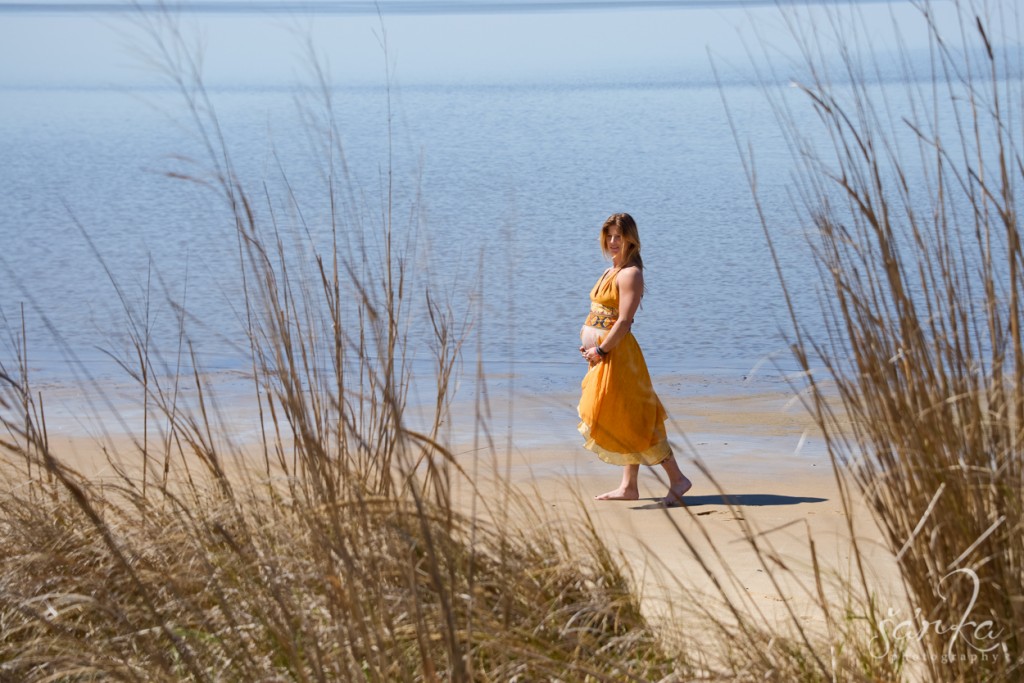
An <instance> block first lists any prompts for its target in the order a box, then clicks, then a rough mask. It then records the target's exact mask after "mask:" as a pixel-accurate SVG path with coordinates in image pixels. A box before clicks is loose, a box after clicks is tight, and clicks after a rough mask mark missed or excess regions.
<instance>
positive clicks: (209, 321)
mask: <svg viewBox="0 0 1024 683" xmlns="http://www.w3.org/2000/svg"><path fill="white" fill-rule="evenodd" d="M896 87H900V86H899V85H898V84H897V86H896ZM781 92H782V95H781V96H782V97H783V98H784V99H785V100H786V101H789V102H792V103H793V104H794V105H796V107H797V108H795V109H794V110H793V114H792V115H793V116H794V117H795V118H796V119H797V121H806V125H807V128H808V130H810V129H811V128H812V127H813V126H814V125H815V121H816V119H815V116H814V113H813V111H812V110H811V109H810V107H809V106H806V102H805V100H804V99H803V98H801V97H800V96H799V94H798V93H797V92H796V91H795V90H791V91H789V92H785V91H781ZM334 95H335V97H334V105H333V106H334V116H335V119H336V121H337V130H338V133H339V137H338V138H337V139H336V140H335V142H336V143H338V144H339V145H340V148H341V149H342V150H343V156H344V161H345V164H346V171H345V173H342V172H341V171H340V170H339V168H340V166H336V167H335V169H334V171H333V174H334V183H335V185H336V186H337V187H340V188H341V189H340V190H339V191H338V192H337V194H336V196H337V197H338V199H339V201H340V208H338V213H339V214H340V216H341V224H340V226H339V227H338V232H337V239H338V243H339V245H340V247H341V248H342V250H343V251H346V252H348V253H351V254H354V255H355V261H356V262H357V263H358V262H362V260H363V254H364V251H365V252H366V253H367V254H369V256H368V259H369V260H370V261H371V262H372V261H373V260H374V258H376V257H375V254H376V253H377V252H376V251H375V250H377V249H379V247H380V240H379V233H380V230H379V226H380V225H381V223H382V221H383V220H384V219H383V218H382V216H384V215H385V214H386V213H387V212H386V206H387V202H386V197H387V195H388V184H389V179H390V182H391V183H392V186H391V192H392V195H391V196H392V204H391V207H392V213H391V215H392V220H393V223H394V226H395V230H396V233H397V235H398V236H399V237H400V238H401V241H402V243H403V244H407V245H409V252H408V264H409V268H410V273H413V274H414V275H413V276H411V279H410V283H411V285H412V286H415V287H425V286H427V285H428V284H429V285H431V286H433V287H434V288H435V289H434V291H435V292H436V293H438V294H441V293H443V294H444V295H445V296H447V297H448V299H449V301H450V302H451V305H452V307H453V309H454V311H455V313H456V316H457V317H458V318H459V319H467V320H469V321H470V322H471V323H472V325H473V327H472V330H473V336H472V337H471V341H470V342H469V343H468V344H467V346H466V356H467V357H468V358H476V357H477V355H478V354H479V356H480V357H482V359H483V360H484V361H485V363H488V364H489V365H490V366H491V367H495V368H510V367H511V368H514V371H515V372H517V373H519V374H520V375H521V376H522V377H523V378H524V380H523V381H524V383H525V384H524V385H525V386H529V387H535V388H537V389H538V390H541V391H545V390H551V391H560V390H563V389H564V390H571V389H573V388H574V387H575V386H576V383H577V382H578V379H579V375H580V374H581V370H582V369H581V367H580V361H579V357H578V352H577V346H578V336H577V335H578V330H579V326H580V324H581V322H582V320H583V318H584V317H585V315H586V311H587V308H588V301H587V293H588V291H589V289H590V287H591V285H592V284H593V282H594V281H595V280H596V279H597V277H598V276H599V274H600V273H601V271H602V270H603V268H604V267H605V265H606V264H605V263H604V262H603V261H602V258H601V255H600V253H599V250H598V247H597V241H596V238H597V234H598V230H599V227H600V225H601V222H602V221H603V219H604V218H605V217H606V216H607V215H609V214H611V213H614V212H618V211H628V212H630V213H632V214H633V215H634V217H635V218H636V219H637V221H638V223H639V227H640V232H641V237H642V239H643V254H644V260H645V264H646V266H647V270H646V278H647V285H648V294H647V296H646V297H645V299H644V304H643V308H642V310H641V312H640V313H639V315H638V317H637V322H636V325H635V327H634V333H635V334H636V335H637V337H638V339H639V340H640V343H641V346H642V347H643V348H644V350H645V353H646V355H647V357H648V361H649V364H650V365H651V367H652V370H653V372H654V373H655V374H656V375H662V376H668V375H672V374H674V373H692V372H706V373H727V374H728V373H733V374H735V375H736V376H741V375H742V374H743V373H745V372H747V371H748V370H749V369H750V368H752V367H753V366H755V365H757V364H758V363H759V362H761V361H762V360H764V359H765V358H772V359H773V362H775V363H778V364H780V365H781V366H782V367H783V368H787V367H789V368H792V367H793V362H792V361H791V359H790V357H789V355H788V352H787V351H786V341H785V334H786V333H787V331H788V330H789V322H788V313H787V310H786V307H785V302H784V300H783V298H782V295H781V288H780V286H779V282H778V276H777V273H776V271H775V267H774V265H773V263H772V261H771V258H770V255H769V251H768V247H767V241H766V239H765V236H764V234H763V232H762V228H761V224H760V222H759V219H758V215H757V212H756V211H755V207H754V203H753V200H752V195H751V191H750V188H749V185H748V182H747V180H746V178H745V175H744V172H743V168H742V165H741V158H740V154H739V153H738V152H737V147H736V142H735V139H734V136H733V134H732V132H731V131H730V128H729V125H728V121H727V117H726V114H725V108H724V106H723V103H722V100H723V97H724V99H725V100H726V101H728V102H729V106H730V108H731V110H732V112H733V117H734V120H735V123H736V126H737V129H738V131H739V136H740V138H741V141H742V144H743V145H744V146H745V145H746V144H747V143H748V142H750V143H751V144H752V145H753V149H754V151H755V155H756V160H757V172H758V190H759V196H760V198H761V201H762V202H763V207H762V208H763V209H764V211H765V213H766V215H767V216H768V219H769V221H770V223H771V225H772V231H773V232H772V234H773V237H774V239H775V240H776V248H777V250H778V254H779V255H780V258H781V260H782V265H783V270H784V272H785V274H786V277H787V280H788V281H789V282H790V284H791V285H793V294H794V296H795V300H794V303H795V304H796V306H797V309H798V310H799V311H802V312H806V313H807V314H808V316H813V311H815V310H816V309H817V305H818V304H817V294H816V291H815V284H814V283H816V282H817V281H818V274H817V271H816V269H815V265H814V261H813V259H812V256H811V254H810V251H809V249H808V247H807V246H806V243H805V240H804V231H803V228H802V226H801V224H800V221H799V220H798V219H797V217H796V214H795V213H794V211H793V209H792V198H793V197H792V193H793V190H794V186H793V183H792V168H793V164H792V158H791V155H790V152H789V149H788V147H787V145H786V141H785V140H784V139H783V137H782V136H781V134H780V132H779V130H778V126H777V124H776V122H775V119H774V117H773V116H772V114H771V111H770V110H769V108H768V106H767V102H766V100H765V98H764V94H763V93H762V92H761V91H760V90H759V89H758V88H757V87H754V86H750V85H744V84H742V83H731V84H728V85H726V86H724V89H722V90H720V89H719V88H717V87H715V86H713V85H709V84H708V83H707V81H706V79H704V80H702V79H700V78H695V79H691V80H688V81H686V82H672V81H662V82H657V83H650V84H645V83H644V82H642V81H640V82H621V83H614V82H608V83H580V82H578V81H571V80H567V81H564V82H559V81H557V80H556V81H550V80H548V81H545V82H543V83H538V84H535V85H531V84H528V83H518V84H510V85H430V86H427V85H411V86H402V85H401V84H398V85H396V86H395V87H394V88H393V89H392V90H391V91H390V92H389V91H387V90H385V89H384V88H380V87H370V86H359V87H339V88H338V89H337V90H336V91H335V93H334ZM211 100H212V104H213V105H214V106H215V108H216V112H217V117H218V121H219V124H220V126H221V130H222V131H223V134H224V136H225V141H226V147H227V149H228V150H229V153H230V156H231V158H232V161H233V164H234V167H235V169H236V171H237V173H238V175H239V176H240V178H241V179H242V181H243V182H244V183H246V184H247V187H248V188H249V191H250V192H251V193H252V194H253V196H254V197H256V198H257V199H258V201H257V202H256V211H257V213H258V215H259V216H260V220H261V222H262V224H263V225H264V226H265V229H267V230H270V229H271V225H273V224H275V223H273V222H272V220H273V221H276V226H277V228H278V230H279V234H280V236H281V240H282V242H283V243H284V244H285V245H287V247H288V248H289V249H294V253H295V254H298V255H299V258H298V260H297V261H296V262H295V264H294V266H293V268H292V271H291V272H292V275H293V277H294V278H295V280H296V281H306V282H315V279H316V273H315V269H314V265H315V264H314V262H313V260H312V258H311V257H310V256H309V255H308V244H307V241H308V242H309V243H312V244H315V245H317V246H318V247H319V248H321V249H322V248H325V247H326V246H327V245H329V244H330V242H331V239H332V237H331V235H332V232H331V220H330V211H329V206H330V204H329V201H328V198H329V192H328V189H327V185H326V181H325V178H326V177H327V171H326V169H325V159H327V158H328V156H329V155H327V154H326V153H325V152H324V149H325V144H326V143H325V142H324V141H325V138H324V136H323V135H321V134H320V133H319V132H318V131H317V130H316V127H317V124H316V123H315V122H313V123H311V120H310V119H309V117H307V116H305V115H303V114H302V113H301V112H302V111H303V109H302V107H300V106H297V101H299V102H302V101H303V96H302V94H301V93H300V92H299V91H297V90H295V89H291V88H287V87H275V88H266V89H254V88H241V87H239V88H230V87H220V88H216V89H214V90H212V91H211ZM0 101H2V106H0V141H2V143H0V144H2V149H3V154H2V156H3V163H2V164H0V186H2V187H4V188H5V200H4V202H2V204H0V238H2V244H3V249H2V252H0V293H2V298H0V311H2V313H3V316H4V318H3V320H2V321H0V327H2V329H0V334H2V335H3V336H4V337H11V336H18V335H19V334H20V329H21V321H20V317H21V315H22V307H23V306H24V315H25V318H26V325H27V329H28V345H29V351H30V357H31V360H32V363H33V369H34V372H36V373H37V376H38V375H42V376H44V377H46V378H48V379H54V380H57V381H59V380H61V379H67V378H69V377H71V375H72V374H73V371H72V369H71V368H70V366H69V365H68V358H69V357H74V358H77V359H79V360H80V361H81V362H82V367H86V368H88V371H89V372H90V373H92V374H94V375H97V376H100V377H103V376H108V375H111V376H112V375H117V374H118V372H119V371H118V369H117V367H116V364H115V363H114V362H113V361H112V360H111V359H110V358H109V357H108V356H107V352H112V353H114V354H116V355H122V356H123V355H125V354H126V353H127V349H128V347H129V344H128V338H129V333H130V332H131V330H132V323H131V321H130V320H129V319H128V316H127V315H126V312H125V308H128V309H130V310H131V311H133V315H135V316H136V320H135V324H136V325H143V326H144V327H146V328H147V329H148V330H149V334H150V336H151V337H152V340H153V341H152V343H153V346H154V348H157V349H161V350H162V352H163V353H164V354H166V355H173V352H174V350H175V349H176V348H177V340H178V330H179V329H180V323H181V321H180V320H179V318H178V316H177V314H176V309H175V308H174V307H173V306H170V305H168V301H173V302H176V303H178V304H181V305H183V307H184V309H185V310H187V319H186V321H185V329H186V331H187V334H188V337H189V339H190V340H191V341H192V343H193V344H194V349H195V353H196V355H197V357H198V358H199V359H200V361H201V363H202V365H203V366H204V368H205V369H208V370H222V369H236V368H245V367H247V361H246V342H245V338H244V334H243V329H244V325H243V307H242V298H241V292H242V288H241V282H240V277H239V268H238V241H237V237H236V233H235V230H234V225H233V221H232V219H231V214H230V213H229V211H228V210H227V207H226V206H225V204H224V202H223V200H222V199H221V198H220V197H218V196H217V195H216V194H215V193H214V192H212V191H210V190H209V189H208V188H204V187H202V186H201V185H200V184H197V183H193V182H187V181H183V180H181V179H178V178H173V177H169V176H168V173H167V172H169V171H174V172H176V173H190V174H193V175H195V176H196V177H198V178H201V179H204V178H206V179H208V178H209V173H210V169H211V164H212V162H211V158H210V157H209V156H208V155H207V154H206V152H205V151H204V147H203V145H202V143H201V140H200V139H199V138H198V137H197V135H196V126H195V125H194V122H193V121H191V120H190V118H189V111H188V109H187V108H186V107H185V106H184V102H183V98H182V96H181V95H180V94H178V93H176V92H174V91H172V90H161V89H158V88H149V89H140V90H134V91H133V90H127V89H103V88H80V89H75V88H36V89H34V88H29V87H18V88H14V87H8V88H5V89H3V90H0ZM389 105H390V112H391V122H390V126H389ZM303 106H306V107H310V108H312V110H313V111H314V112H315V113H316V116H315V117H314V119H315V120H316V119H317V118H318V117H319V115H321V114H322V113H323V109H322V107H321V106H320V105H318V104H317V103H316V102H315V98H314V99H312V100H309V101H307V103H306V104H305V105H303ZM389 144H390V152H389ZM389 155H390V156H389ZM183 158H187V159H192V160H194V163H192V162H189V161H185V160H183ZM217 160H218V162H219V161H220V157H219V156H218V157H217ZM284 178H287V185H286V184H285V182H284ZM288 188H290V191H291V192H292V193H293V194H294V197H292V196H290V195H289V189H288ZM271 206H272V207H273V211H272V212H271V210H270V207H271ZM299 243H301V245H300V246H297V247H296V246H295V245H297V244H299ZM304 250H307V251H306V252H304ZM303 253H305V256H302V254H303ZM304 269H305V270H304ZM111 275H112V276H113V280H115V281H116V287H115V283H114V282H112V281H111V280H112V277H111ZM147 292H148V293H147ZM147 302H149V314H148V317H147V316H145V315H143V311H144V310H145V309H146V305H147ZM413 303H414V306H418V307H422V306H423V303H422V299H421V298H416V299H414V300H413ZM414 318H415V316H414ZM147 321H148V322H147ZM415 325H416V329H414V330H413V334H414V335H415V334H419V332H420V331H421V329H422V327H423V325H424V323H423V322H422V318H418V319H417V322H416V323H415ZM136 329H138V328H136ZM428 346H429V345H428V343H427V342H426V341H424V342H423V344H422V346H418V347H417V348H414V350H413V352H412V356H413V358H414V359H415V360H417V361H418V362H422V363H428V362H429V359H430V357H431V355H430V352H429V348H428ZM4 354H5V355H4V356H3V357H4V359H5V361H6V362H7V363H11V361H12V358H13V356H12V352H11V351H10V350H9V349H8V350H5V351H4Z"/></svg>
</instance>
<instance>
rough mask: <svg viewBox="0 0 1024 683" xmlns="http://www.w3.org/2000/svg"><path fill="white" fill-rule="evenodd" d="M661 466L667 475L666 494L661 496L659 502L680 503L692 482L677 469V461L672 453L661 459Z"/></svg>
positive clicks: (666, 503)
mask: <svg viewBox="0 0 1024 683" xmlns="http://www.w3.org/2000/svg"><path fill="white" fill-rule="evenodd" d="M661 466H662V467H664V468H665V474H667V475H668V495H667V496H665V497H664V498H662V499H661V502H662V503H664V504H665V505H682V504H683V494H685V493H686V492H687V491H689V490H690V487H692V486H693V482H691V481H690V480H689V479H687V478H686V475H685V474H683V472H682V470H680V469H679V463H677V462H676V457H675V456H674V455H670V456H668V457H667V458H665V459H664V460H662V461H661Z"/></svg>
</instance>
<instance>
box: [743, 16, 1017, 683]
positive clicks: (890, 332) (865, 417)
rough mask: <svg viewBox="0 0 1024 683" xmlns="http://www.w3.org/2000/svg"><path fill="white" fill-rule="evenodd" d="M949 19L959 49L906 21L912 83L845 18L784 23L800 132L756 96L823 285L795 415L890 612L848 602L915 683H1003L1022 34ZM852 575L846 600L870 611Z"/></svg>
mask: <svg viewBox="0 0 1024 683" xmlns="http://www.w3.org/2000/svg"><path fill="white" fill-rule="evenodd" d="M954 5H955V7H954V11H956V12H957V14H958V16H959V33H958V34H957V35H943V34H941V33H940V31H939V29H938V27H937V24H936V22H934V17H933V16H932V14H931V12H932V10H933V9H934V8H933V6H932V4H931V3H922V4H921V6H920V8H919V9H920V11H921V19H922V24H923V25H925V26H926V27H927V31H928V33H929V43H930V51H929V55H930V59H929V60H928V61H927V63H926V66H925V67H924V68H923V69H922V68H921V65H920V64H921V63H920V61H916V60H915V59H914V55H910V54H907V53H906V52H901V53H900V54H899V55H898V56H897V58H896V59H895V60H892V61H890V62H888V63H881V62H880V61H879V59H878V56H877V55H875V54H874V53H873V52H872V49H871V46H870V37H869V36H870V35H871V27H869V26H864V25H859V24H858V19H859V15H858V14H857V12H856V10H849V9H847V10H841V9H835V10H829V11H827V12H825V13H824V14H822V13H819V14H818V15H817V17H818V20H817V21H816V22H811V21H807V20H806V16H805V15H803V14H802V13H801V11H798V10H794V11H792V12H789V13H786V15H785V16H786V17H787V20H788V25H789V27H790V29H791V32H792V36H793V38H794V41H795V44H797V45H799V47H800V49H801V58H800V60H799V62H800V65H801V67H802V69H801V71H802V72H805V73H807V76H806V78H804V79H802V80H801V81H799V82H797V83H795V85H797V86H798V88H799V92H800V95H801V99H802V101H803V102H807V103H809V104H810V105H811V106H812V107H813V109H814V112H815V114H816V121H817V123H818V124H820V125H819V126H818V128H817V130H812V129H811V128H810V127H809V126H808V124H807V122H806V120H804V119H803V118H801V117H798V116H794V110H793V109H791V108H790V107H791V105H790V104H789V102H788V98H789V96H790V94H787V93H782V94H781V95H780V91H779V90H777V89H772V88H769V89H767V90H766V92H767V93H768V94H769V101H770V102H771V104H772V106H773V108H774V111H775V114H776V116H777V118H778V120H779V122H780V124H781V127H782V131H783V134H784V135H786V136H787V139H788V140H789V141H790V143H789V144H790V147H791V149H792V150H793V152H794V157H795V158H796V159H797V167H798V171H797V173H796V183H795V188H796V189H795V192H794V194H795V196H797V197H798V201H799V205H800V207H801V209H802V214H803V216H804V217H805V219H806V224H805V226H806V229H807V234H808V235H809V238H810V242H811V246H812V249H813V250H814V253H815V258H816V260H817V262H818V264H819V272H820V274H821V279H820V281H819V282H817V283H814V284H815V286H816V287H818V291H819V292H820V293H821V301H822V309H821V316H819V317H817V318H814V317H812V316H807V315H806V313H805V312H795V311H794V313H793V321H794V324H795V329H796V330H797V332H796V337H795V339H794V345H793V347H794V351H795V354H796V358H797V359H798V361H799V362H800V363H801V365H802V366H803V369H804V370H805V376H806V377H807V380H808V385H807V387H806V388H805V390H806V392H807V393H806V394H805V395H806V396H807V397H808V400H807V404H808V406H809V407H810V409H811V411H812V412H813V414H814V415H815V416H816V420H817V422H818V424H819V426H820V427H821V429H822V430H823V432H824V434H825V439H826V443H827V446H828V449H829V453H830V454H831V456H832V458H833V461H834V464H835V467H836V471H837V474H838V475H839V477H840V479H841V481H843V482H849V483H850V486H851V487H852V489H853V490H854V491H856V492H858V493H859V495H862V496H863V497H864V499H865V501H866V502H867V504H868V505H869V506H870V507H871V509H872V511H873V513H874V517H875V519H876V521H877V523H878V525H879V528H880V529H881V531H882V533H883V535H884V539H885V542H886V544H887V545H888V547H889V548H890V549H891V551H892V552H893V554H894V555H895V557H896V558H897V560H898V562H899V570H900V576H901V578H902V582H903V587H904V590H905V591H906V595H907V597H908V605H907V608H906V609H905V610H904V609H902V608H900V609H898V610H896V611H895V612H894V613H890V612H889V611H888V610H887V606H886V605H884V604H878V605H875V603H874V602H872V601H868V602H867V603H866V604H868V605H872V606H874V607H875V608H876V609H877V611H874V610H873V612H872V613H871V614H869V615H867V616H868V617H869V622H870V623H871V624H872V628H873V630H875V631H876V639H875V643H874V645H875V646H876V647H877V648H878V654H879V655H885V656H889V657H896V658H897V659H899V660H901V661H906V662H907V663H908V665H909V666H910V669H909V670H911V671H914V672H916V674H917V675H920V676H922V677H923V678H925V679H927V680H933V681H962V680H993V681H996V680H1016V679H1019V678H1020V676H1021V670H1022V666H1024V651H1022V642H1021V634H1022V633H1024V629H1022V624H1024V588H1022V587H1024V562H1022V558H1024V534H1022V531H1024V516H1022V504H1024V503H1022V500H1024V496H1022V494H1024V491H1022V486H1024V346H1022V339H1021V317H1022V312H1024V311H1022V298H1021V297H1022V294H1024V292H1022V284H1024V277H1022V276H1024V262H1022V257H1024V254H1022V252H1021V228H1020V222H1019V209H1018V204H1019V201H1020V198H1021V191H1022V190H1024V158H1022V156H1021V150H1022V148H1024V144H1022V143H1024V138H1022V133H1021V127H1020V112H1021V110H1022V106H1024V89H1022V84H1021V79H1020V74H1021V73H1022V69H1021V67H1022V65H1024V60H1022V53H1021V51H1020V47H1019V26H1020V19H1021V17H1020V14H1019V12H1020V10H1019V7H1018V6H1017V5H1016V4H1014V3H1006V2H1002V3H1000V2H996V3H975V2H957V3H955V4H954ZM822 16H825V17H828V19H827V20H822V18H821V17H822ZM851 35H854V36H859V37H860V41H858V40H856V39H851V37H850V36H851ZM836 45H838V46H839V48H840V49H839V50H837V51H836V52H837V53H838V54H839V55H840V56H839V58H838V59H831V60H830V59H829V58H828V56H827V53H830V52H831V51H832V49H833V47H834V46H836ZM894 70H895V71H894ZM883 75H884V78H883ZM893 83H897V84H899V85H898V86H894V85H892V84H893ZM884 84H887V85H884ZM748 170H750V174H751V180H752V184H753V185H754V186H755V193H756V174H755V173H754V172H753V166H752V165H748ZM765 227H766V231H767V235H768V237H769V240H771V235H772V231H773V227H772V226H770V225H768V224H767V223H766V224H765ZM787 285H788V291H790V292H795V291H796V288H798V287H805V286H806V284H805V283H787ZM791 310H792V309H791ZM833 397H838V399H839V403H838V405H839V406H841V410H838V411H837V410H835V409H834V406H836V403H835V402H833V401H832V400H831V399H832V398H833ZM857 557H858V558H859V557H860V554H858V555H857ZM866 570H867V568H866V567H863V566H861V567H860V568H859V573H860V576H861V578H860V588H859V589H858V590H860V591H863V593H864V594H865V595H871V594H872V589H871V588H870V586H869V581H868V579H867V576H866Z"/></svg>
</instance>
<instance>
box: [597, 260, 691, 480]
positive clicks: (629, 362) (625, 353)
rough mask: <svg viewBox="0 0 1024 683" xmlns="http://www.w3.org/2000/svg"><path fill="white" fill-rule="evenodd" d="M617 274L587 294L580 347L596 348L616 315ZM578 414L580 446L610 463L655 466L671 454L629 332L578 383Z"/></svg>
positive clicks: (662, 415)
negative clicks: (581, 439)
mask: <svg viewBox="0 0 1024 683" xmlns="http://www.w3.org/2000/svg"><path fill="white" fill-rule="evenodd" d="M617 275H618V271H617V270H614V269H613V270H611V271H609V272H606V273H605V274H604V275H602V276H601V279H600V280H598V281H597V284H595V285H594V288H593V289H592V290H590V315H588V316H587V321H586V323H585V324H584V325H583V329H582V330H580V340H581V341H582V343H583V346H584V347H586V348H590V347H591V346H595V345H597V344H600V343H601V341H602V340H604V338H605V336H606V335H607V334H608V332H609V330H611V328H612V325H614V324H615V320H616V319H617V317H618V308H619V287H618V284H617V283H616V276H617ZM582 389H583V393H582V396H581V397H580V405H579V415H580V424H579V430H580V434H582V435H583V438H584V440H585V441H584V444H583V445H584V446H585V447H586V448H588V449H590V450H592V451H594V452H595V453H597V454H598V456H599V457H600V458H601V459H602V460H604V461H605V462H608V463H611V464H613V465H656V464H658V463H660V462H661V461H663V460H664V459H665V458H667V457H669V456H670V455H672V449H671V447H670V446H669V444H668V439H667V437H666V434H665V420H666V419H667V418H668V416H667V414H666V413H665V407H664V406H663V405H662V404H661V400H660V399H659V398H658V395H657V394H655V393H654V387H653V385H652V384H651V375H650V373H649V372H648V371H647V363H646V362H645V361H644V355H643V353H642V352H641V351H640V345H639V344H638V343H637V341H636V338H635V337H634V336H633V333H632V332H627V333H626V336H624V337H623V338H622V340H621V341H620V342H619V344H618V345H617V346H616V347H615V348H614V349H612V350H611V351H609V352H608V355H607V356H605V358H604V360H602V361H601V362H599V363H595V364H594V365H593V366H592V367H591V368H590V369H589V370H588V371H587V375H586V377H584V378H583V383H582Z"/></svg>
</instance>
